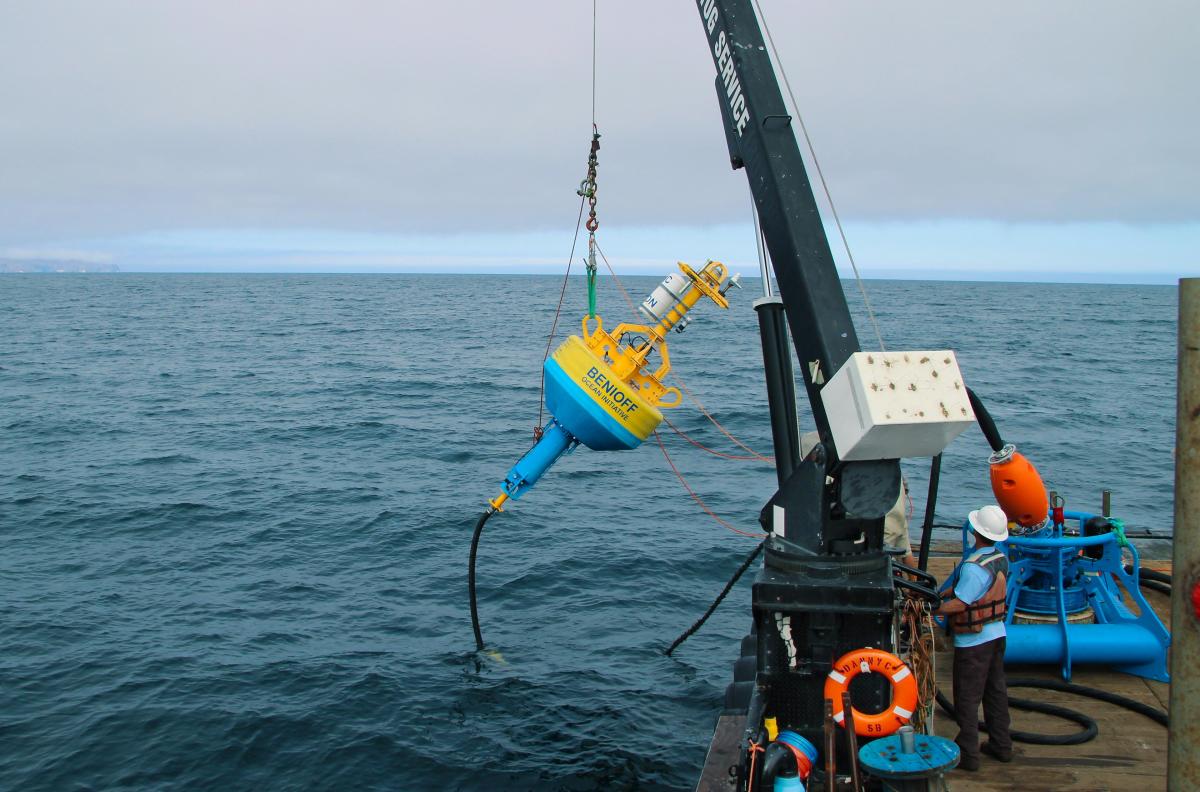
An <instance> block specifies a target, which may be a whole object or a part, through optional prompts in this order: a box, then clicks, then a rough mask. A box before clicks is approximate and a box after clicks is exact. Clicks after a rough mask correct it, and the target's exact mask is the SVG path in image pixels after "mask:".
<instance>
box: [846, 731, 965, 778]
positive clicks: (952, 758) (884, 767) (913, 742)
mask: <svg viewBox="0 0 1200 792" xmlns="http://www.w3.org/2000/svg"><path fill="white" fill-rule="evenodd" d="M958 757H959V751H958V746H957V745H955V744H954V741H953V740H947V739H946V738H945V737H937V736H934V735H929V734H913V733H912V727H911V726H905V727H904V730H902V731H901V732H900V733H899V734H893V735H892V736H890V737H883V738H882V739H879V740H872V741H871V742H869V743H867V744H866V745H864V746H863V747H861V748H859V749H858V761H859V762H860V763H861V764H862V766H863V767H864V768H865V769H866V771H867V772H868V773H870V774H871V775H872V776H874V777H875V778H877V779H879V780H880V781H881V782H882V783H883V788H884V789H885V790H894V792H927V791H929V790H941V789H945V783H944V781H943V778H942V777H943V775H945V773H946V772H948V771H949V770H952V769H954V767H955V766H956V765H957V764H958Z"/></svg>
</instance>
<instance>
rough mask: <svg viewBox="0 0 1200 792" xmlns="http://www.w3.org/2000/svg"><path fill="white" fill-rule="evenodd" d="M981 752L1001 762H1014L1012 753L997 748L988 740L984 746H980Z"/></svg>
mask: <svg viewBox="0 0 1200 792" xmlns="http://www.w3.org/2000/svg"><path fill="white" fill-rule="evenodd" d="M979 750H980V751H982V752H984V753H985V754H987V755H988V756H990V757H992V758H993V759H995V760H997V761H1000V762H1005V763H1008V762H1011V761H1012V760H1013V754H1012V751H1001V750H1000V749H999V748H997V747H996V746H994V745H992V741H991V740H988V741H987V742H985V743H984V744H983V745H981V746H979Z"/></svg>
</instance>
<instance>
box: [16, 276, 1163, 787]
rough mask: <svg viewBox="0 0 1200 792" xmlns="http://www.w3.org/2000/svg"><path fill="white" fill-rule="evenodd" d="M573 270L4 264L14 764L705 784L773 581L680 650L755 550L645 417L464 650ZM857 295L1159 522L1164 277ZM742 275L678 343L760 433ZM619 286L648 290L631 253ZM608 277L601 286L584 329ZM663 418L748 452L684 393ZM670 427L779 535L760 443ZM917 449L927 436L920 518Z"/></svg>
mask: <svg viewBox="0 0 1200 792" xmlns="http://www.w3.org/2000/svg"><path fill="white" fill-rule="evenodd" d="M655 281H656V279H653V278H644V277H643V278H636V277H631V278H627V279H625V281H624V283H625V285H626V287H628V288H629V289H630V291H631V292H632V293H633V294H634V299H635V300H636V299H640V298H641V296H642V295H643V294H644V293H646V292H648V291H649V289H650V288H652V287H653V286H654V284H655ZM560 283H561V280H560V279H559V278H557V277H539V276H515V277H509V276H503V277H502V276H494V277H493V276H426V275H397V276H333V275H326V276H313V275H261V276H260V275H135V274H112V275H30V276H24V275H6V276H0V339H2V341H3V343H0V789H3V790H92V789H94V790H116V789H139V790H140V789H155V790H157V789H222V790H234V789H237V790H241V789H247V790H249V789H254V790H298V789H330V790H349V789H356V790H358V789H364V790H371V789H411V788H424V789H464V790H497V789H567V790H593V789H596V790H598V789H618V790H619V789H640V790H659V789H663V790H668V789H669V790H682V789H690V788H691V786H692V785H693V784H694V781H695V778H696V775H697V772H698V769H699V767H700V765H701V763H702V761H703V758H704V754H705V750H706V748H707V745H708V741H709V738H710V736H711V733H712V727H713V724H714V722H715V719H716V715H717V712H718V710H719V708H720V704H721V701H722V693H723V689H724V686H725V684H726V683H727V682H728V681H729V679H730V669H731V663H732V661H733V660H734V659H735V656H736V654H737V641H738V639H739V638H740V637H741V635H743V634H744V633H745V631H746V630H747V628H748V627H749V621H750V616H749V596H750V590H749V583H750V578H751V577H752V575H747V576H746V578H745V579H743V581H742V582H741V583H740V584H739V586H738V587H737V588H736V589H735V590H734V592H733V593H732V594H731V595H730V597H729V599H728V600H727V601H726V603H725V604H724V605H723V606H722V608H721V609H720V610H718V611H717V614H716V615H715V616H714V617H713V619H712V620H711V621H710V622H709V624H708V625H707V626H706V627H705V628H704V630H702V631H701V632H700V633H699V634H698V635H696V636H695V637H694V638H692V639H691V640H690V641H689V642H688V643H686V644H684V645H683V647H681V648H680V650H679V651H678V652H677V653H676V654H675V656H674V657H673V658H668V657H665V656H664V655H663V653H662V650H663V649H664V647H666V646H667V645H668V644H669V643H670V641H671V640H672V639H673V638H674V637H675V636H676V635H677V634H679V633H680V632H681V631H682V630H684V629H685V628H686V627H687V626H688V625H690V624H691V623H692V621H693V620H694V619H695V618H696V617H698V616H699V615H700V613H701V612H702V611H703V610H704V608H705V607H706V606H707V605H708V604H709V602H710V601H711V600H712V598H713V597H714V596H715V595H716V594H717V592H718V591H719V590H720V589H721V587H722V585H723V584H724V583H725V581H726V580H727V579H728V578H729V576H730V575H731V574H732V572H733V571H734V569H735V568H736V567H737V566H738V564H739V562H740V561H741V559H742V558H743V557H744V556H745V555H746V554H747V553H748V552H749V551H750V550H751V549H753V547H754V540H753V539H748V538H746V537H744V536H740V535H738V534H736V533H733V532H731V531H729V530H727V529H726V528H724V527H722V526H720V525H719V524H717V523H716V522H715V521H714V520H712V519H711V518H710V517H709V516H708V515H706V514H705V513H704V512H703V511H702V510H701V508H700V507H699V506H698V505H697V504H696V503H695V502H694V501H693V500H692V498H691V497H690V496H689V495H688V494H687V492H686V491H685V490H684V489H683V487H682V486H681V484H680V482H679V481H678V479H677V478H676V477H675V475H674V474H673V473H672V472H671V470H670V468H669V467H668V465H667V463H666V461H665V460H664V457H663V454H662V452H661V451H660V449H659V447H658V444H657V443H655V442H654V441H651V442H648V443H647V444H646V445H644V446H643V447H642V448H640V449H638V450H635V451H628V452H607V453H600V452H593V451H588V450H586V449H580V450H579V451H578V452H576V453H575V454H573V455H571V456H569V457H566V458H564V459H563V460H562V461H561V462H560V463H559V464H558V466H557V467H556V468H555V469H554V470H552V471H551V473H550V474H549V475H547V477H546V478H545V479H543V480H542V481H541V482H540V483H539V484H538V485H537V487H535V488H534V489H533V490H532V491H530V492H529V493H528V494H527V495H526V496H525V497H524V498H523V499H522V500H520V501H519V502H518V503H516V504H513V505H512V506H511V508H508V509H506V511H505V512H504V513H503V514H501V515H498V516H496V517H494V518H493V519H492V520H491V522H490V523H489V524H488V526H487V531H486V532H485V534H484V536H483V542H482V545H481V548H480V562H479V581H480V583H479V586H480V589H479V590H480V609H481V618H482V627H483V634H484V637H485V639H486V640H487V643H488V645H489V647H490V648H491V649H493V650H494V651H495V652H496V653H498V654H499V655H500V656H502V658H503V659H502V660H501V659H497V658H496V657H494V656H491V655H479V654H476V652H474V651H473V649H474V645H473V640H472V635H471V625H470V619H469V612H468V606H467V586H466V571H467V551H468V544H469V540H470V536H471V529H472V527H473V525H474V522H475V520H476V518H477V517H478V515H479V514H480V512H481V510H482V508H483V506H484V504H485V502H486V500H487V499H488V498H491V497H493V496H494V495H495V494H497V493H498V491H499V489H498V487H499V482H500V481H501V480H502V478H503V476H504V474H505V472H506V471H507V469H508V467H509V466H510V465H511V464H512V463H513V462H515V461H516V459H517V458H518V457H519V456H520V455H521V454H522V453H523V452H524V451H525V450H526V448H527V447H528V446H529V445H530V442H531V431H532V428H533V426H534V424H535V423H536V422H537V420H538V403H539V377H538V372H539V366H540V364H541V361H542V356H543V354H544V351H545V348H546V338H547V334H548V332H549V329H550V326H551V322H552V320H553V317H554V311H555V304H556V302H557V299H558V294H559V288H560ZM867 286H868V288H869V293H870V295H871V301H872V304H873V306H874V308H875V310H876V312H877V315H878V322H879V326H880V328H881V331H882V334H883V336H884V339H885V341H886V343H887V345H888V347H889V348H894V349H902V348H909V349H939V348H953V349H955V350H957V352H958V356H959V362H960V364H961V366H962V369H963V372H964V375H965V377H966V380H967V382H968V383H969V384H971V385H972V386H973V387H974V388H975V390H976V391H977V392H978V393H979V394H980V396H981V397H982V398H983V399H984V400H985V402H986V403H987V405H988V406H989V407H990V409H991V411H992V413H993V414H994V416H995V418H996V420H997V422H998V424H999V426H1000V428H1001V431H1002V432H1003V434H1004V435H1005V438H1006V439H1008V440H1011V441H1012V442H1015V443H1017V444H1018V445H1019V447H1020V448H1021V450H1022V451H1023V452H1024V453H1026V454H1027V455H1028V456H1029V457H1030V458H1031V459H1033V460H1034V461H1035V462H1036V464H1037V465H1038V466H1039V468H1040V469H1041V471H1042V473H1043V474H1044V476H1045V478H1046V480H1047V483H1048V484H1049V486H1051V487H1052V488H1054V489H1056V490H1058V491H1059V492H1061V493H1062V494H1063V495H1064V496H1065V498H1066V502H1067V506H1068V508H1077V509H1090V510H1095V511H1098V510H1099V506H1100V493H1101V490H1102V489H1103V488H1105V487H1107V488H1110V489H1112V490H1113V493H1114V495H1113V502H1114V509H1115V513H1116V514H1117V515H1118V516H1120V517H1122V518H1124V519H1125V520H1126V522H1127V524H1128V526H1129V528H1130V530H1150V531H1152V532H1155V533H1157V534H1158V535H1160V536H1162V537H1169V535H1170V532H1171V525H1172V489H1173V459H1172V448H1173V444H1174V430H1173V421H1174V409H1175V407H1174V405H1175V376H1176V369H1175V343H1176V342H1175V334H1176V319H1175V311H1176V300H1177V296H1176V290H1175V289H1174V288H1173V287H1154V286H1087V285H1070V286H1067V285H1020V284H997V283H946V282H942V283H933V282H898V281H896V282H889V281H868V282H867ZM746 287H747V288H746V290H745V291H743V292H741V293H736V292H735V293H734V294H733V296H732V302H733V307H732V308H731V309H730V310H729V311H728V312H722V311H719V310H717V309H715V308H714V307H713V306H712V305H711V304H708V305H702V306H701V307H700V308H698V309H697V311H696V313H695V317H696V319H695V322H694V324H693V325H692V326H691V327H689V328H688V329H687V331H686V332H685V333H683V334H682V335H678V336H676V335H672V337H671V340H672V342H673V344H672V347H671V353H672V354H671V359H672V362H673V363H674V365H675V371H676V372H678V374H679V376H680V378H681V379H682V381H683V382H684V383H685V384H686V386H687V388H688V389H689V390H690V391H691V392H692V393H694V394H695V395H696V396H697V397H699V399H700V400H701V401H703V403H704V404H705V405H706V406H707V408H708V411H709V412H710V413H711V414H712V415H713V416H715V417H716V419H717V420H718V421H719V422H720V423H721V425H723V426H724V427H725V428H726V429H728V430H729V432H731V433H732V434H733V435H735V436H737V437H738V438H739V439H740V440H742V441H743V442H744V443H745V444H746V445H748V446H750V447H751V448H753V449H755V450H756V451H758V452H760V453H764V454H769V453H770V431H769V426H768V423H767V409H766V403H765V396H764V387H763V382H762V370H761V357H760V352H759V347H758V338H757V324H756V319H755V314H754V312H753V310H752V309H751V302H752V301H753V299H754V298H755V297H757V296H758V295H759V285H758V283H757V282H756V281H754V280H749V281H747V283H746ZM847 291H848V293H849V295H850V299H851V302H852V307H853V309H854V310H855V311H856V314H857V319H858V320H859V334H860V338H861V339H862V343H863V346H864V347H865V348H871V347H872V346H874V342H873V337H874V333H873V331H871V330H870V326H869V324H868V323H867V321H866V319H865V315H864V313H863V311H862V300H861V298H860V297H859V296H858V294H857V291H856V289H855V288H854V287H853V284H847ZM600 303H601V310H602V313H603V315H604V317H605V318H606V320H607V321H608V322H609V324H610V325H611V324H615V323H616V322H617V321H622V320H628V319H629V318H630V314H629V309H628V308H627V306H626V304H625V303H624V301H623V299H622V297H621V295H620V294H619V293H617V292H616V291H615V290H614V289H613V287H612V285H611V283H610V282H609V281H608V280H607V279H605V280H604V281H603V282H602V290H601V294H600ZM585 304H586V302H585V298H584V295H583V293H582V290H581V285H580V283H579V282H578V280H577V279H575V278H573V279H572V284H571V287H570V288H569V289H568V290H567V293H566V298H565V305H564V309H563V318H562V319H561V321H560V323H559V335H560V336H561V335H562V334H563V333H567V332H577V328H578V322H579V316H580V314H581V312H582V309H583V308H584V306H585ZM669 417H670V419H671V421H672V423H674V424H675V425H676V426H677V427H679V428H680V429H681V430H683V431H684V432H687V433H688V434H689V435H691V436H692V437H693V438H694V439H695V440H696V441H697V442H698V443H700V444H702V445H704V446H707V447H710V448H712V449H714V450H717V451H720V452H722V453H725V454H733V455H737V454H744V453H745V452H744V451H742V450H741V449H739V448H738V447H737V446H734V445H733V444H732V443H731V442H730V441H729V440H728V439H727V438H726V437H725V436H724V435H722V434H721V433H720V432H719V431H717V430H716V429H715V428H714V426H713V425H712V424H710V423H709V422H708V420H707V419H706V418H705V417H704V416H703V415H702V414H701V413H700V412H699V411H698V410H697V409H695V408H694V406H693V405H692V403H690V402H689V403H688V404H687V405H686V406H684V407H681V408H679V409H677V410H675V411H673V412H671V413H670V416H669ZM803 424H804V426H805V427H810V426H811V420H810V419H809V418H808V417H807V413H806V414H805V416H804V417H803ZM662 438H663V443H664V445H665V447H666V450H667V452H668V453H669V454H670V456H671V459H672V460H673V461H674V463H675V464H676V465H677V466H678V468H679V469H680V471H681V472H682V473H683V474H684V476H685V477H686V479H687V481H688V483H689V485H690V486H691V487H692V488H693V489H694V490H695V491H696V492H697V493H699V494H700V495H701V497H703V499H704V501H705V502H706V503H707V504H708V507H709V508H711V509H712V510H713V511H714V512H716V513H717V514H719V515H720V516H722V517H723V518H724V519H725V520H727V521H728V522H729V523H731V524H732V525H734V526H735V527H738V528H740V529H742V530H747V531H753V530H755V523H754V519H755V517H756V515H757V513H758V511H759V509H760V507H761V506H762V505H763V503H764V502H765V501H766V499H767V498H768V497H769V496H770V495H771V493H772V492H773V490H774V476H773V472H772V470H771V469H770V468H769V467H767V466H765V465H763V464H761V463H757V462H746V461H737V460H730V459H726V458H723V457H719V456H715V455H711V454H708V453H706V452H704V451H702V450H701V449H700V448H698V447H696V446H695V445H692V444H691V443H689V442H687V441H686V440H684V439H683V438H681V437H680V436H678V435H676V434H675V433H674V432H673V431H671V430H670V429H667V428H665V427H664V431H663V432H662ZM987 454H988V448H987V445H986V443H985V442H984V440H983V437H982V435H981V434H980V433H979V432H977V431H975V430H971V431H968V432H967V433H966V434H964V435H962V436H961V437H960V438H959V439H958V440H956V441H955V442H954V444H953V445H952V446H951V448H950V450H949V451H947V453H946V455H945V461H944V467H943V476H942V492H941V497H940V499H939V501H938V507H937V518H938V521H939V522H940V523H945V524H958V523H960V522H961V521H962V519H963V517H964V515H965V513H966V511H967V510H969V509H971V508H976V507H978V506H979V505H981V504H983V503H986V502H988V500H989V499H990V493H989V487H988V480H987V467H986V457H987ZM927 464H928V463H927V461H920V460H918V461H913V462H911V463H906V464H905V470H906V474H907V476H908V479H909V481H910V484H911V488H912V493H913V495H912V498H913V501H914V503H913V508H914V509H915V512H916V515H915V517H914V522H916V523H919V522H920V518H921V515H922V514H923V511H924V501H925V489H926V473H927ZM950 536H952V534H951V533H950V532H949V531H945V532H944V533H943V534H942V535H941V536H940V537H939V538H943V539H944V538H948V537H950ZM914 538H915V531H914ZM1141 546H1142V547H1143V550H1145V551H1147V552H1150V553H1154V554H1158V555H1162V554H1163V553H1165V552H1168V551H1169V541H1168V540H1167V539H1165V538H1164V539H1161V540H1158V541H1150V542H1143V543H1141Z"/></svg>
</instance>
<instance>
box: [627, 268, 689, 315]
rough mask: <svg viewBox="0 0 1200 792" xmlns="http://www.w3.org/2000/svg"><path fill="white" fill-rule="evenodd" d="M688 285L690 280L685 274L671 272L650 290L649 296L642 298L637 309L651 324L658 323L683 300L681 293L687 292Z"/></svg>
mask: <svg viewBox="0 0 1200 792" xmlns="http://www.w3.org/2000/svg"><path fill="white" fill-rule="evenodd" d="M690 287H691V281H690V280H689V279H688V277H687V276H686V275H684V274H683V273H682V272H672V273H671V274H670V275H668V276H667V277H666V278H665V279H664V280H663V282H662V283H660V284H659V285H658V288H656V289H655V290H654V291H652V292H650V296H649V297H647V298H646V299H644V300H642V304H641V305H639V306H638V310H639V311H641V313H642V316H644V317H646V319H647V320H649V322H650V323H651V324H658V323H659V322H661V321H662V320H663V318H664V317H666V315H667V314H668V313H669V312H670V311H671V309H672V308H674V307H675V306H676V305H678V304H680V303H681V302H683V295H685V294H687V290H688V288H690Z"/></svg>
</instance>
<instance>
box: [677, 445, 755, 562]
mask: <svg viewBox="0 0 1200 792" xmlns="http://www.w3.org/2000/svg"><path fill="white" fill-rule="evenodd" d="M654 439H655V440H657V441H658V447H659V448H660V449H662V453H663V456H664V457H665V458H666V460H667V464H668V465H670V466H671V470H672V471H674V473H675V476H676V477H677V478H678V479H679V483H680V484H682V485H683V488H684V489H685V490H687V492H688V495H691V496H692V500H694V501H696V503H697V504H699V505H700V508H701V509H703V510H704V513H705V514H707V515H708V516H709V517H712V518H713V519H714V520H716V521H717V524H718V525H720V526H721V527H723V528H728V529H729V530H731V531H733V532H734V533H735V534H741V535H742V536H749V537H751V538H753V539H763V538H765V537H766V536H767V535H766V534H764V533H750V532H749V531H743V530H741V529H740V528H735V527H733V526H732V525H730V524H729V523H727V522H725V521H724V520H722V519H721V518H720V517H718V516H717V513H716V512H714V511H713V510H712V509H710V508H708V504H707V503H705V502H704V499H703V498H701V497H700V496H699V495H697V494H696V491H695V490H693V489H692V488H691V486H690V485H689V484H688V483H687V479H685V478H684V477H683V474H682V473H680V472H679V468H677V467H675V462H674V460H672V459H671V455H670V454H668V453H667V447H666V446H665V445H663V441H662V435H660V434H659V433H658V432H657V431H656V432H655V433H654Z"/></svg>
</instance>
